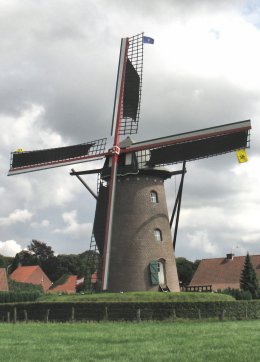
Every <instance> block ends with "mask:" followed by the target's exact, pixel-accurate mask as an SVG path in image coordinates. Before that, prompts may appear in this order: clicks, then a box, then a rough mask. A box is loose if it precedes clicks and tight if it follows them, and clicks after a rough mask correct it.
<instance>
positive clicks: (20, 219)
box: [0, 209, 33, 226]
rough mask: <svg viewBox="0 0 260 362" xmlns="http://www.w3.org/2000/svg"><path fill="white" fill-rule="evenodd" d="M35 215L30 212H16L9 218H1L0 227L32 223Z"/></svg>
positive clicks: (17, 210)
mask: <svg viewBox="0 0 260 362" xmlns="http://www.w3.org/2000/svg"><path fill="white" fill-rule="evenodd" d="M32 216H33V214H32V213H31V212H30V211H28V210H19V209H16V210H14V211H13V212H12V213H11V214H9V215H8V216H7V217H0V225H2V226H10V225H13V224H16V223H26V222H27V221H30V220H31V218H32Z"/></svg>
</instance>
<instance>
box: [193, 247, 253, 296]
mask: <svg viewBox="0 0 260 362" xmlns="http://www.w3.org/2000/svg"><path fill="white" fill-rule="evenodd" d="M250 259H251V263H252V265H253V267H254V269H255V271H256V275H257V278H258V280H260V255H250ZM244 263H245V256H234V254H227V255H226V257H225V258H214V259H202V260H201V262H200V264H199V266H198V269H197V270H196V272H195V274H194V276H193V278H192V280H191V282H190V284H189V287H195V286H206V285H211V286H212V290H213V291H217V290H223V289H226V288H234V289H240V276H241V272H242V270H243V268H244Z"/></svg>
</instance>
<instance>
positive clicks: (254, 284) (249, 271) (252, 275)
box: [240, 253, 259, 298]
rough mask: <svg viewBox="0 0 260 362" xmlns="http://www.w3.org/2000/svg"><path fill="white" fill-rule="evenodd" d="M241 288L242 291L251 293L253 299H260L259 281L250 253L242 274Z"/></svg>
mask: <svg viewBox="0 0 260 362" xmlns="http://www.w3.org/2000/svg"><path fill="white" fill-rule="evenodd" d="M240 288H241V290H244V291H249V292H250V293H251V295H252V297H253V298H257V297H258V289H259V285H258V280H257V276H256V272H255V269H254V267H253V265H252V263H251V259H250V256H249V253H247V255H246V258H245V263H244V268H243V270H242V272H241V277H240Z"/></svg>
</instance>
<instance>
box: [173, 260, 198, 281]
mask: <svg viewBox="0 0 260 362" xmlns="http://www.w3.org/2000/svg"><path fill="white" fill-rule="evenodd" d="M199 262H200V261H199V260H196V261H195V262H194V263H193V262H192V261H190V260H187V259H186V258H183V257H180V258H176V266H177V272H178V277H179V281H180V282H181V285H182V286H184V287H185V286H187V285H189V283H190V281H191V279H192V277H193V274H194V273H195V271H196V269H197V267H198V265H199Z"/></svg>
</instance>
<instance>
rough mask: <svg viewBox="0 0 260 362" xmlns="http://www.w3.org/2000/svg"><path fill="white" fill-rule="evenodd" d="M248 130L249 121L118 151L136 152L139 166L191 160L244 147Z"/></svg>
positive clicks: (146, 142)
mask: <svg viewBox="0 0 260 362" xmlns="http://www.w3.org/2000/svg"><path fill="white" fill-rule="evenodd" d="M250 128H251V122H250V121H249V120H247V121H242V122H237V123H230V124H226V125H222V126H217V127H211V128H205V129H202V130H198V131H194V132H187V133H182V134H177V135H173V136H168V137H164V138H157V139H153V140H149V141H145V142H139V143H135V144H133V145H131V146H130V147H129V148H128V149H126V150H122V152H133V151H138V161H139V165H140V163H142V164H143V165H140V166H141V167H142V166H145V165H147V166H150V167H152V166H160V165H165V164H173V163H178V162H183V161H191V160H196V159H200V158H206V157H211V156H216V155H219V154H223V153H227V152H232V151H236V150H238V149H241V148H246V147H248V146H249V130H250Z"/></svg>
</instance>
